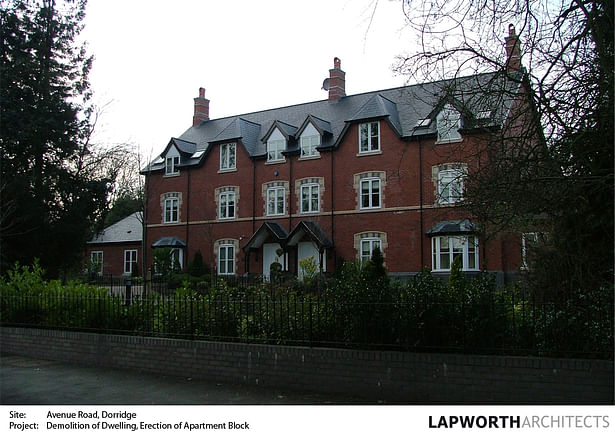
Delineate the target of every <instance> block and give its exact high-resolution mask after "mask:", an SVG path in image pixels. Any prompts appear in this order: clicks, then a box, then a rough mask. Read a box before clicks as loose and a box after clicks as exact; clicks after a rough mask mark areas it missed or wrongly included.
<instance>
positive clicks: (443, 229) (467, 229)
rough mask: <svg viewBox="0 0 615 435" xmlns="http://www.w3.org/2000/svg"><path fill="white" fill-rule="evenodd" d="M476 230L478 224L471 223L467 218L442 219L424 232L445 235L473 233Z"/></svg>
mask: <svg viewBox="0 0 615 435" xmlns="http://www.w3.org/2000/svg"><path fill="white" fill-rule="evenodd" d="M477 231H478V226H477V225H475V224H473V223H472V222H471V221H470V220H469V219H463V220H459V221H442V222H438V223H437V224H435V225H434V226H433V227H432V228H430V229H429V231H427V232H426V233H425V234H426V235H428V236H430V237H434V236H446V235H456V234H473V233H476V232H477Z"/></svg>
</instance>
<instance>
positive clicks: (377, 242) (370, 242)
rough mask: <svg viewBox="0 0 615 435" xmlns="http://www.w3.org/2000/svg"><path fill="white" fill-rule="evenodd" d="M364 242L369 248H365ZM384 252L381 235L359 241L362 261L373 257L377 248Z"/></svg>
mask: <svg viewBox="0 0 615 435" xmlns="http://www.w3.org/2000/svg"><path fill="white" fill-rule="evenodd" d="M364 244H367V247H368V248H367V250H365V249H364ZM376 247H377V248H378V249H380V252H382V239H381V238H380V237H365V238H363V239H361V240H360V241H359V260H360V261H361V262H364V261H369V260H371V259H372V255H373V253H374V249H375V248H376Z"/></svg>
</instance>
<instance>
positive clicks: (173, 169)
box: [164, 156, 179, 175]
mask: <svg viewBox="0 0 615 435" xmlns="http://www.w3.org/2000/svg"><path fill="white" fill-rule="evenodd" d="M178 166H179V156H169V157H167V158H166V159H165V169H164V173H165V174H166V175H175V174H179V168H178Z"/></svg>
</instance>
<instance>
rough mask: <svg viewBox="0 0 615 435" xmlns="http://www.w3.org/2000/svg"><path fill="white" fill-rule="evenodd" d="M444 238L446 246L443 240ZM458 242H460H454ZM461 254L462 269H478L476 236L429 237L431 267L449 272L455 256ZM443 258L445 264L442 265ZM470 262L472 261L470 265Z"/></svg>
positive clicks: (438, 270)
mask: <svg viewBox="0 0 615 435" xmlns="http://www.w3.org/2000/svg"><path fill="white" fill-rule="evenodd" d="M445 240H446V246H444V243H443V242H444V241H445ZM456 242H460V243H456ZM458 255H461V260H462V270H464V271H476V270H479V252H478V238H477V237H476V236H436V237H432V238H431V269H432V270H433V271H434V272H450V270H451V266H452V264H453V261H454V259H455V257H456V256H458ZM443 259H446V263H448V264H446V265H444V267H443V261H442V260H443ZM471 262H473V263H474V265H473V267H471Z"/></svg>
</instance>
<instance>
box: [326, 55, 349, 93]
mask: <svg viewBox="0 0 615 435" xmlns="http://www.w3.org/2000/svg"><path fill="white" fill-rule="evenodd" d="M341 66H342V61H341V60H340V59H339V57H335V58H333V69H330V70H329V101H338V100H339V99H340V98H342V97H345V96H346V73H345V72H344V71H342V69H341Z"/></svg>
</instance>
